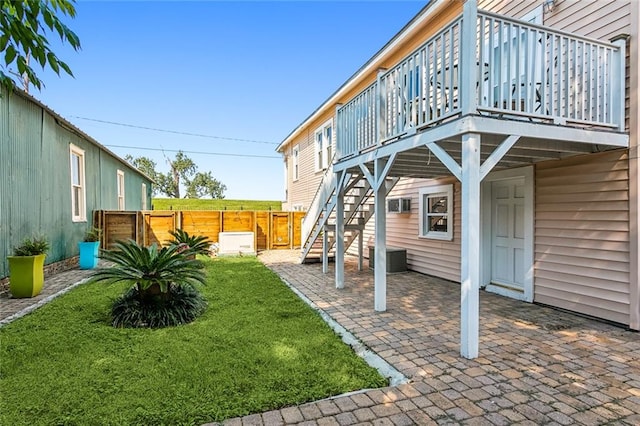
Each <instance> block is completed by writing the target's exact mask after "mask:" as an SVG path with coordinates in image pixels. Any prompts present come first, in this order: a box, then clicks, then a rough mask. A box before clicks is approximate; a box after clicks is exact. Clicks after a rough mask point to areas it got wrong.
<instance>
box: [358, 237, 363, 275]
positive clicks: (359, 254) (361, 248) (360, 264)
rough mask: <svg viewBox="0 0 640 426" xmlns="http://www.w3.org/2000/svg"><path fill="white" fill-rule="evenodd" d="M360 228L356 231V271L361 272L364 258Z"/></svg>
mask: <svg viewBox="0 0 640 426" xmlns="http://www.w3.org/2000/svg"><path fill="white" fill-rule="evenodd" d="M362 231H363V229H362V227H361V228H360V229H358V271H362V269H363V268H362V266H363V258H364V247H363V244H364V235H363V232H362Z"/></svg>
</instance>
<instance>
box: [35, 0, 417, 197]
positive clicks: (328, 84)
mask: <svg viewBox="0 0 640 426" xmlns="http://www.w3.org/2000/svg"><path fill="white" fill-rule="evenodd" d="M424 5H425V1H371V2H368V1H352V2H345V1H276V2H266V1H227V2H222V1H190V2H168V1H128V2H114V1H99V2H98V1H79V2H78V3H77V4H76V11H77V16H76V18H75V19H73V20H68V22H67V23H68V26H69V27H70V28H71V29H73V30H74V31H75V32H76V34H77V35H78V36H79V37H80V41H81V43H82V50H80V51H79V52H78V53H76V52H74V51H73V50H72V49H70V48H68V47H66V46H62V47H61V46H59V45H58V43H57V42H56V41H55V40H54V39H53V37H50V39H51V41H52V44H53V45H54V46H55V47H54V50H55V51H56V53H57V54H58V56H59V57H60V58H61V59H62V60H64V61H65V62H67V64H69V65H70V67H71V69H72V70H73V72H74V75H75V78H71V77H69V76H66V75H62V76H61V77H57V76H56V75H55V74H53V73H52V72H50V71H46V72H44V73H42V74H41V75H42V77H43V80H44V84H45V87H44V88H43V89H42V91H40V92H38V91H37V89H33V88H32V90H31V94H32V95H34V96H35V97H37V98H38V99H40V100H41V101H43V102H44V103H45V104H47V105H48V106H49V107H51V108H52V109H53V110H55V111H56V112H58V113H59V114H61V115H62V116H63V117H65V118H66V119H68V120H69V121H71V122H72V123H74V124H75V125H76V126H78V127H79V128H81V129H82V130H83V131H85V132H86V133H88V134H89V135H91V136H92V137H94V138H95V139H97V140H98V141H99V142H101V143H102V144H104V145H106V146H107V147H109V148H110V149H111V150H112V151H114V152H115V153H116V154H118V155H121V156H125V155H126V154H131V155H133V156H134V157H138V156H146V157H149V158H151V159H153V160H154V161H156V163H157V165H158V167H157V169H158V170H159V171H162V172H166V171H167V170H168V167H167V164H166V160H165V158H166V157H169V158H173V157H174V156H175V152H173V151H175V150H180V149H181V150H184V151H186V152H187V155H188V156H189V157H191V158H192V159H193V160H194V161H195V162H196V164H197V165H198V169H199V171H203V172H206V171H211V172H212V174H213V176H214V177H215V178H216V179H218V180H220V181H221V182H222V183H224V184H225V185H226V186H227V191H226V193H225V196H226V198H227V199H253V200H283V199H284V167H283V162H282V157H281V156H280V154H278V153H277V152H276V151H275V148H276V146H277V144H279V143H280V142H281V141H282V140H283V139H284V138H285V137H286V136H287V135H288V134H289V133H290V132H291V131H292V130H293V129H294V128H295V127H296V126H297V125H299V124H300V123H301V122H302V121H303V120H304V119H305V118H307V116H309V114H311V113H312V112H313V111H314V110H315V109H316V108H317V107H318V106H319V105H320V104H321V103H322V102H323V101H325V100H326V99H327V98H328V97H329V96H330V95H331V94H332V93H333V92H334V91H335V90H336V89H337V88H338V87H339V86H340V85H341V84H342V83H344V82H345V81H346V80H347V79H348V78H349V77H350V76H351V75H352V74H353V73H354V72H356V71H357V70H358V69H359V68H360V66H362V65H363V64H364V63H365V62H366V61H367V60H368V59H369V58H370V57H371V56H372V55H373V54H375V53H376V52H377V51H378V50H379V49H380V48H382V47H383V46H384V44H385V43H386V42H387V41H388V40H389V39H390V38H391V37H393V36H394V35H395V34H396V33H397V32H398V31H399V30H400V29H401V28H402V27H403V26H404V25H405V24H406V23H407V22H409V20H411V18H413V17H414V16H415V15H416V13H417V12H418V11H420V10H421V9H422V7H423V6H424ZM95 120H100V121H95ZM101 121H104V122H101ZM105 122H110V123H120V124H126V125H131V126H139V127H145V128H150V129H163V130H168V131H171V132H175V133H169V132H159V131H154V130H145V129H141V128H137V127H129V126H122V125H115V124H109V123H105ZM185 133H189V134H198V135H205V136H207V137H197V136H190V135H187V134H185ZM234 139H242V140H234ZM134 147H140V148H146V149H138V148H134ZM195 152H201V153H208V154H196V153H195Z"/></svg>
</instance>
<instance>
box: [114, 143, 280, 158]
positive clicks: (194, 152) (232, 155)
mask: <svg viewBox="0 0 640 426" xmlns="http://www.w3.org/2000/svg"><path fill="white" fill-rule="evenodd" d="M104 146H108V147H112V148H131V149H142V150H145V151H162V152H184V153H185V154H204V155H223V156H227V157H251V158H278V159H280V158H282V157H279V156H276V155H252V154H226V153H222V152H204V151H185V150H183V149H163V148H145V147H142V146H126V145H104Z"/></svg>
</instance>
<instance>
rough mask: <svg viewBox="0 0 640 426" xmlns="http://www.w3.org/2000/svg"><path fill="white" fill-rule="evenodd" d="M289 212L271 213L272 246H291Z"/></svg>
mask: <svg viewBox="0 0 640 426" xmlns="http://www.w3.org/2000/svg"><path fill="white" fill-rule="evenodd" d="M290 234H291V227H290V226H289V213H272V214H271V248H272V249H285V248H289V247H290V246H291V235H290Z"/></svg>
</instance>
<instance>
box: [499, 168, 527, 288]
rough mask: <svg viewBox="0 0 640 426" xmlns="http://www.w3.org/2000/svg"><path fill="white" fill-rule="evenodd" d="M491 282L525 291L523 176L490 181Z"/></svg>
mask: <svg viewBox="0 0 640 426" xmlns="http://www.w3.org/2000/svg"><path fill="white" fill-rule="evenodd" d="M491 198H492V200H491V283H492V284H496V285H499V286H503V287H507V288H509V289H512V290H515V291H521V292H524V283H525V273H526V270H525V183H524V177H519V178H515V179H508V180H501V181H497V182H492V183H491Z"/></svg>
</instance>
